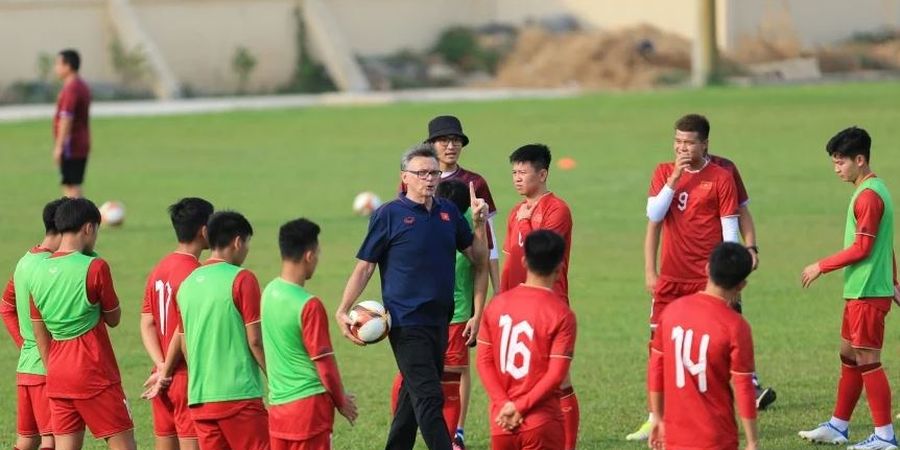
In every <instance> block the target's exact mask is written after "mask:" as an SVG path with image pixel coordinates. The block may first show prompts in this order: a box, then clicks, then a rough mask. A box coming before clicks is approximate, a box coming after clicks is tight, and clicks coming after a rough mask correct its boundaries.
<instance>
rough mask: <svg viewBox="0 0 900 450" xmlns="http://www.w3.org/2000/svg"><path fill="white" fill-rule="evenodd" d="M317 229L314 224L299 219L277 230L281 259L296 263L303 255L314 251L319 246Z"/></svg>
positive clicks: (318, 230) (318, 229) (319, 229)
mask: <svg viewBox="0 0 900 450" xmlns="http://www.w3.org/2000/svg"><path fill="white" fill-rule="evenodd" d="M321 230H322V229H321V228H319V226H318V225H316V224H315V223H314V222H312V221H310V220H307V219H304V218H300V219H294V220H292V221H290V222H288V223H286V224H284V225H282V226H281V228H280V229H279V230H278V248H279V250H281V259H282V260H290V261H298V260H300V258H302V257H303V255H304V254H305V253H306V252H308V251H310V250H315V248H316V247H317V246H318V245H319V232H320V231H321Z"/></svg>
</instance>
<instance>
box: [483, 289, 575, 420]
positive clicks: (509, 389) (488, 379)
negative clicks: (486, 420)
mask: <svg viewBox="0 0 900 450" xmlns="http://www.w3.org/2000/svg"><path fill="white" fill-rule="evenodd" d="M575 328H576V325H575V314H574V313H573V312H572V310H571V309H569V307H568V306H567V305H566V303H565V301H564V299H563V298H562V297H560V296H559V295H558V294H556V293H555V292H553V291H550V290H548V289H543V288H539V287H533V286H525V285H523V286H517V287H515V288H513V289H511V290H509V291H507V292H504V293H502V294H499V295H497V296H496V297H495V298H494V299H493V300H491V302H490V303H489V304H488V306H487V308H485V311H484V316H483V317H482V319H481V328H480V330H479V331H478V354H479V356H478V372H479V373H480V374H481V378H482V381H483V382H484V385H485V390H487V393H488V397H489V398H490V403H491V404H490V417H491V418H494V417H497V414H498V413H499V411H500V409H501V408H502V407H503V405H504V403H505V402H506V401H507V400H509V401H512V402H515V403H516V406H517V408H520V412H522V413H523V416H524V419H525V421H524V423H522V425H521V427H520V428H519V429H521V430H531V429H534V428H537V427H539V426H541V425H543V424H545V423H547V422H548V421H551V420H560V421H561V420H562V412H561V410H560V406H559V397H558V396H557V395H555V393H556V391H557V390H558V388H559V383H558V382H557V383H555V385H553V386H543V387H542V388H539V387H538V386H539V385H540V382H541V380H542V379H543V378H545V377H546V376H547V373H548V371H549V368H550V360H551V358H565V359H570V360H571V359H572V357H573V356H574V352H575ZM563 376H564V375H563ZM560 381H561V380H560ZM542 389H543V390H545V391H546V392H545V394H549V395H543V396H542V397H536V395H539V394H540V393H541V392H540V391H541V390H542ZM523 404H524V405H527V406H528V408H527V409H526V411H522V410H521V408H523V406H522V405H523ZM506 433H508V432H507V431H505V430H503V429H502V428H500V427H498V426H497V425H496V424H494V423H493V421H492V422H491V434H495V435H496V434H506Z"/></svg>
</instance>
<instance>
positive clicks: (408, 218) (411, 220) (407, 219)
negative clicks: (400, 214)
mask: <svg viewBox="0 0 900 450" xmlns="http://www.w3.org/2000/svg"><path fill="white" fill-rule="evenodd" d="M403 223H405V224H407V225H412V224H414V223H416V218H415V217H413V216H406V217H404V218H403Z"/></svg>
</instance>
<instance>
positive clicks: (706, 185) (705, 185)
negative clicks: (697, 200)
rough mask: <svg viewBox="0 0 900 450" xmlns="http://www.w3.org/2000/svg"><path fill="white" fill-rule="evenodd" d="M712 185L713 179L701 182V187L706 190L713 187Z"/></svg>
mask: <svg viewBox="0 0 900 450" xmlns="http://www.w3.org/2000/svg"><path fill="white" fill-rule="evenodd" d="M712 186H713V184H712V181H701V182H700V189H703V190H705V191H708V190H710V189H712Z"/></svg>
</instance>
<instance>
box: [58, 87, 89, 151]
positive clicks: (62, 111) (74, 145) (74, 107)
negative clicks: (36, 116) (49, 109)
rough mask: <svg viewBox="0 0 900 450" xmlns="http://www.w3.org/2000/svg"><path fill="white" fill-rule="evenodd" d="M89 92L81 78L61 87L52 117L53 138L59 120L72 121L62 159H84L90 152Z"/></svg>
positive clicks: (64, 143)
mask: <svg viewBox="0 0 900 450" xmlns="http://www.w3.org/2000/svg"><path fill="white" fill-rule="evenodd" d="M90 108H91V90H90V88H88V85H87V83H85V82H84V80H82V79H81V77H75V79H74V80H72V81H70V82H68V83H66V84H65V85H63V87H62V90H60V91H59V97H58V98H57V100H56V115H54V116H53V136H54V137H56V136H57V133H59V119H60V118H63V117H65V118H68V119H70V120H71V121H72V128H71V132H70V133H71V134H69V139H68V140H67V141H66V142H63V158H64V159H85V158H87V157H88V153H90V151H91V131H90V123H89V122H90Z"/></svg>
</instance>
